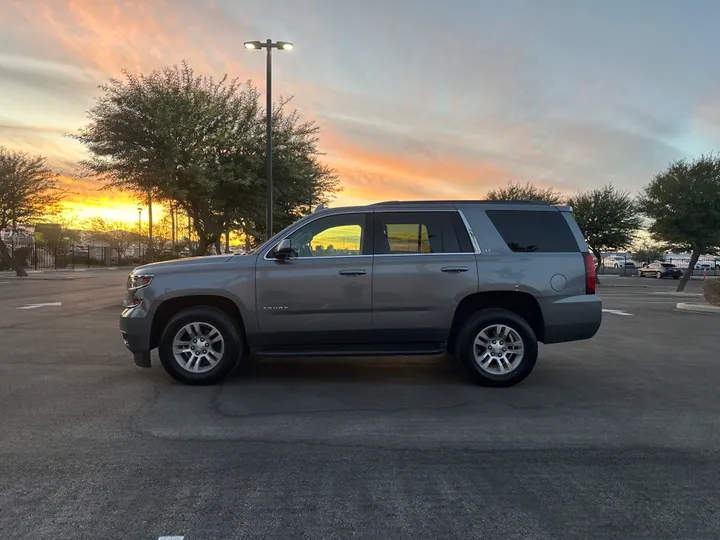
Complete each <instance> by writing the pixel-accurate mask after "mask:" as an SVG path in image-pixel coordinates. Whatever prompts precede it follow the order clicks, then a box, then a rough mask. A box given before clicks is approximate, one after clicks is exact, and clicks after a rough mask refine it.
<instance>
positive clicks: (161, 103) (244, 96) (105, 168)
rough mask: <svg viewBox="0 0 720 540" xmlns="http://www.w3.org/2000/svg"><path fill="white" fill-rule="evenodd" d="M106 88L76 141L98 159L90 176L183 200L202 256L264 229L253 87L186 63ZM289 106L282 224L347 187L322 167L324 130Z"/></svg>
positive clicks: (277, 170)
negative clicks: (241, 231) (241, 229)
mask: <svg viewBox="0 0 720 540" xmlns="http://www.w3.org/2000/svg"><path fill="white" fill-rule="evenodd" d="M101 90H102V95H101V96H100V98H99V99H98V101H97V103H96V105H95V106H94V107H93V108H92V109H91V110H90V111H89V112H88V119H89V123H88V125H87V126H86V127H85V128H84V129H82V130H80V131H79V132H78V133H77V134H76V135H74V138H75V139H76V140H78V141H79V142H81V143H82V144H84V145H85V146H86V148H87V149H88V151H89V153H90V157H89V158H88V159H87V160H85V161H83V162H82V164H81V168H82V171H83V172H84V173H85V174H87V175H95V176H99V177H100V178H101V179H102V180H103V181H104V183H105V186H106V187H108V188H111V189H117V188H119V189H123V190H127V191H131V192H134V193H136V194H137V195H138V196H142V197H152V199H153V200H155V201H158V202H161V203H167V202H174V203H175V204H176V205H177V206H178V207H179V208H180V209H181V210H182V211H183V212H184V213H185V214H187V215H188V216H190V220H191V223H192V226H193V229H194V232H195V233H196V234H197V236H198V242H197V248H196V250H195V253H196V254H198V255H202V254H204V253H205V252H206V251H207V248H208V246H210V245H212V244H216V245H219V243H220V239H221V236H222V234H224V233H225V232H226V231H228V230H230V229H232V228H234V227H237V226H238V225H239V224H240V223H241V222H244V223H245V224H246V225H247V227H248V229H249V228H250V224H252V226H253V230H255V231H260V229H261V227H260V223H261V220H260V219H259V218H258V216H260V215H263V216H264V205H265V199H264V193H265V170H264V164H265V110H264V109H263V108H262V106H261V104H260V94H259V92H258V90H257V89H256V88H255V87H254V86H252V84H251V83H250V82H248V83H246V84H240V83H238V81H237V80H233V81H228V80H227V78H226V77H223V78H222V79H220V80H215V79H213V78H210V77H204V76H199V75H196V74H195V72H194V71H193V70H192V69H191V68H190V67H189V66H188V65H187V64H185V63H183V64H182V65H181V66H173V67H169V68H165V69H164V70H162V71H153V72H151V73H150V74H149V75H133V74H130V73H125V78H124V80H118V79H111V80H110V82H109V83H107V84H105V85H103V86H101ZM286 105H287V101H281V102H280V103H278V104H276V106H275V107H274V110H273V111H272V114H273V126H274V127H273V140H274V146H273V172H274V184H275V190H276V193H275V195H276V202H277V205H276V211H277V213H278V216H277V217H278V223H279V224H280V223H282V222H283V220H284V218H285V217H286V216H287V219H293V218H294V217H295V216H294V215H293V214H296V213H297V212H298V208H299V207H302V206H303V205H306V204H307V201H306V200H305V199H300V198H299V197H298V195H299V194H302V193H304V192H305V191H307V192H313V191H315V192H319V193H318V198H319V199H322V198H326V197H327V196H328V195H330V194H331V193H332V192H334V191H335V190H337V179H336V178H335V176H334V174H333V173H332V171H330V170H328V169H326V168H324V167H322V166H321V165H320V163H319V162H318V156H319V155H320V154H319V152H318V150H317V133H318V127H317V126H316V125H314V124H313V123H311V122H301V121H300V119H299V116H298V114H297V113H296V112H287V111H286V107H285V106H286ZM263 219H264V218H263ZM258 234H259V232H258Z"/></svg>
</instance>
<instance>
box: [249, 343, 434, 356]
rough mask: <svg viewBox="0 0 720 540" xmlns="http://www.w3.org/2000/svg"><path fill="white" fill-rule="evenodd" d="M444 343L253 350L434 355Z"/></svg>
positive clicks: (263, 351) (264, 351) (268, 353)
mask: <svg viewBox="0 0 720 540" xmlns="http://www.w3.org/2000/svg"><path fill="white" fill-rule="evenodd" d="M446 352H447V349H446V347H445V344H444V343H419V344H418V343H411V344H408V343H398V344H380V345H336V346H317V345H316V346H309V345H306V346H301V347H263V348H262V349H258V350H253V351H252V354H253V355H254V356H257V357H274V358H277V357H305V358H308V357H333V356H434V355H438V354H445V353H446Z"/></svg>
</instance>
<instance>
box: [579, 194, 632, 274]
mask: <svg viewBox="0 0 720 540" xmlns="http://www.w3.org/2000/svg"><path fill="white" fill-rule="evenodd" d="M568 205H569V206H572V209H573V215H574V216H575V221H577V224H578V226H579V227H580V230H581V231H582V233H583V235H584V236H585V241H586V242H587V245H588V248H590V251H592V253H593V255H594V256H595V261H596V266H597V267H598V268H599V266H600V264H601V263H602V252H603V251H607V250H613V251H615V250H621V249H625V248H627V247H628V246H630V244H632V242H633V240H634V239H635V235H636V233H637V231H638V229H639V228H640V227H641V226H642V218H641V216H640V215H639V214H638V211H637V207H636V205H635V201H634V200H633V198H632V197H631V196H630V194H629V193H628V192H627V191H622V190H618V189H616V188H615V187H613V186H612V185H611V184H610V185H607V186H604V187H601V188H598V189H593V190H590V191H585V192H580V193H578V194H577V195H575V196H573V197H571V198H570V199H569V200H568Z"/></svg>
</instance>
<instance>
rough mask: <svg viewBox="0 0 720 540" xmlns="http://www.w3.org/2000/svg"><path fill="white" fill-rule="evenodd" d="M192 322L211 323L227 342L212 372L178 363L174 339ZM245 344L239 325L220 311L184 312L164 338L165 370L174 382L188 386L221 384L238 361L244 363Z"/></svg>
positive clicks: (197, 309)
mask: <svg viewBox="0 0 720 540" xmlns="http://www.w3.org/2000/svg"><path fill="white" fill-rule="evenodd" d="M189 323H201V324H202V323H206V324H211V325H212V326H214V327H215V328H216V329H217V330H218V332H220V335H221V336H222V338H223V340H224V344H225V348H224V351H223V355H222V357H221V359H220V361H219V362H218V364H217V365H216V366H215V367H213V368H212V369H210V370H209V371H205V372H202V373H191V372H190V371H187V370H186V369H184V368H183V367H181V366H180V365H179V364H178V362H177V361H176V360H175V357H174V355H173V351H172V344H173V339H174V338H175V334H176V333H177V332H178V331H179V330H180V329H181V328H182V327H183V326H185V325H186V324H189ZM243 345H244V338H243V332H242V329H241V328H240V326H239V324H238V323H237V322H235V321H233V320H232V319H231V318H230V317H228V316H227V315H226V314H225V313H223V312H222V311H220V310H218V309H214V308H210V307H193V308H187V309H184V310H182V311H181V312H180V313H178V314H177V315H175V316H174V317H173V318H172V319H170V321H169V322H168V323H167V324H166V325H165V328H164V329H163V331H162V335H161V336H160V343H159V346H158V353H159V355H160V361H161V362H162V365H163V367H164V368H165V371H167V372H168V374H169V375H170V376H171V377H172V378H173V379H175V380H176V381H179V382H181V383H184V384H188V385H206V384H216V383H219V382H221V381H223V380H224V379H225V378H226V377H227V376H228V375H229V374H230V372H231V371H232V370H233V368H234V367H235V366H236V365H237V363H238V361H242V357H243V356H244V352H245V347H244V346H243Z"/></svg>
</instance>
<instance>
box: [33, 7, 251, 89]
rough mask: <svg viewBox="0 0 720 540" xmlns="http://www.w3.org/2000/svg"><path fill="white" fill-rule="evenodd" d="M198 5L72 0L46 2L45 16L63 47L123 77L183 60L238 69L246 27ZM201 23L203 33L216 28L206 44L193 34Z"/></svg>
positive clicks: (205, 68) (211, 68) (202, 67)
mask: <svg viewBox="0 0 720 540" xmlns="http://www.w3.org/2000/svg"><path fill="white" fill-rule="evenodd" d="M196 8H199V9H195V10H193V12H192V13H188V12H185V11H183V7H182V6H181V5H180V4H179V3H177V2H172V1H170V0H154V1H152V2H150V1H147V0H106V1H103V2H98V1H97V0H67V2H66V3H65V4H62V3H60V2H58V3H47V4H45V5H44V6H43V8H42V15H43V20H44V22H45V23H46V28H45V30H46V31H47V30H49V32H50V34H51V35H52V36H53V38H54V39H56V40H57V41H58V43H59V45H60V46H62V47H64V48H65V49H67V51H68V52H69V53H70V54H71V55H72V56H74V57H75V59H76V60H77V61H78V62H79V63H80V64H81V65H83V66H84V67H90V68H93V69H96V70H99V71H101V72H103V73H106V74H108V75H112V76H118V75H120V72H121V70H123V69H127V70H129V71H131V72H147V71H149V70H151V69H155V68H161V67H164V66H166V65H168V64H172V63H178V62H180V60H183V59H185V60H188V62H189V63H190V64H191V65H192V66H193V67H195V68H197V69H198V70H199V71H202V72H204V73H214V72H217V71H218V68H225V69H227V68H231V67H232V68H233V69H232V70H231V71H235V72H237V70H238V64H237V58H238V56H239V54H241V52H242V51H241V49H240V45H239V43H238V42H237V38H236V36H237V35H238V33H239V32H240V31H241V29H242V26H241V25H238V23H237V21H232V23H231V22H230V21H223V20H220V19H219V18H210V16H211V14H209V13H206V12H208V11H212V9H213V8H212V6H211V5H210V6H208V7H207V8H206V7H205V6H196ZM198 28H200V29H202V32H203V33H204V34H205V33H206V32H207V31H208V29H210V28H212V30H213V33H212V35H211V36H207V35H204V36H203V41H205V38H208V37H209V38H210V39H208V40H207V41H205V45H204V46H202V47H200V46H198V42H197V41H198V36H197V35H195V36H193V30H194V29H198ZM231 30H232V31H231ZM230 35H232V36H234V39H235V43H234V44H232V47H230V46H228V47H224V45H225V43H224V42H225V41H227V40H226V39H223V38H227V37H228V36H230ZM193 40H194V41H195V43H193ZM228 45H229V44H228Z"/></svg>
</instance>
